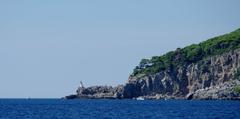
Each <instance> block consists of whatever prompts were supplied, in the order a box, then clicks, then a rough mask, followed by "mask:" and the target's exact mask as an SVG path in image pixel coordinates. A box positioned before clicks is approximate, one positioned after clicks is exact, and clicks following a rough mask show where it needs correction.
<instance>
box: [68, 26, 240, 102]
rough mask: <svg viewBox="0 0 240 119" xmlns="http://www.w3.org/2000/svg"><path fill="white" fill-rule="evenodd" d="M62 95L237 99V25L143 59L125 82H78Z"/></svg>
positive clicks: (239, 33)
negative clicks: (67, 92) (211, 36)
mask: <svg viewBox="0 0 240 119" xmlns="http://www.w3.org/2000/svg"><path fill="white" fill-rule="evenodd" d="M65 99H158V100H161V99H164V100H166V99H186V100H195V99H198V100H239V99H240V29H237V30H235V31H233V32H230V33H227V34H224V35H221V36H217V37H214V38H211V39H209V40H206V41H204V42H201V43H199V44H192V45H190V46H187V47H184V48H177V49H176V50H175V51H170V52H168V53H166V54H164V55H162V56H153V57H152V58H150V59H142V60H141V61H140V63H139V65H138V66H136V67H135V68H134V70H133V73H132V74H131V75H130V76H129V79H128V81H127V83H126V84H123V85H119V86H116V87H112V86H91V87H84V86H83V84H82V83H81V86H79V88H78V89H77V91H76V94H73V95H69V96H66V97H65Z"/></svg>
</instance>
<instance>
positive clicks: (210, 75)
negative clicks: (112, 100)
mask: <svg viewBox="0 0 240 119" xmlns="http://www.w3.org/2000/svg"><path fill="white" fill-rule="evenodd" d="M239 56H240V49H237V50H233V51H230V52H227V53H224V54H221V55H216V56H211V57H208V58H206V59H203V60H201V61H199V62H196V63H192V64H188V65H185V66H182V67H178V68H176V70H171V69H168V70H166V71H161V72H158V73H156V74H151V75H143V74H138V75H136V76H130V77H129V80H128V82H127V83H126V84H125V85H124V87H123V92H122V94H123V97H124V98H133V97H139V96H158V95H160V97H159V98H164V97H173V98H176V97H177V98H180V99H181V98H182V99H184V98H185V97H186V96H187V95H189V94H193V93H195V92H196V91H198V90H200V89H206V88H210V87H216V86H218V85H221V84H223V83H224V82H228V81H232V80H235V73H236V72H237V70H238V69H239V68H240V58H239Z"/></svg>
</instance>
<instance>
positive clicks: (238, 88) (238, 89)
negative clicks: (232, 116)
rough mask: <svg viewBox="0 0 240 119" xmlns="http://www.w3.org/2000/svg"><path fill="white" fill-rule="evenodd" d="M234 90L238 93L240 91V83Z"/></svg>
mask: <svg viewBox="0 0 240 119" xmlns="http://www.w3.org/2000/svg"><path fill="white" fill-rule="evenodd" d="M234 91H235V92H237V93H240V85H238V86H236V87H235V88H234Z"/></svg>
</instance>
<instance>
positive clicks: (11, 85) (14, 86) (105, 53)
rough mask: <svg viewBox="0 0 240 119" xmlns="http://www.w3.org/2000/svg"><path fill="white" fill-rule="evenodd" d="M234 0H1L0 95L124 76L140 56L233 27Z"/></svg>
mask: <svg viewBox="0 0 240 119" xmlns="http://www.w3.org/2000/svg"><path fill="white" fill-rule="evenodd" d="M239 5H240V1H239V0H38V1H37V0H1V1H0V98H13V97H15V98H25V97H33V98H40V97H42V98H47V97H50V98H54V97H62V96H65V95H68V94H72V93H74V92H75V90H76V88H77V87H78V85H79V82H80V81H81V80H82V81H83V83H84V84H85V85H86V86H92V85H117V84H123V83H125V82H126V81H127V79H128V76H129V74H130V73H131V72H132V70H133V68H134V67H135V66H136V65H137V64H138V63H139V61H140V60H141V59H142V58H148V57H151V56H154V55H161V54H163V53H166V52H167V51H170V50H175V49H176V48H177V47H184V46H186V45H189V44H192V43H199V42H201V41H203V40H206V39H208V38H211V37H213V36H216V35H220V34H223V33H227V32H230V31H233V30H235V29H237V28H240V14H239Z"/></svg>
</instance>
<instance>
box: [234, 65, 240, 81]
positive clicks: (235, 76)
mask: <svg viewBox="0 0 240 119" xmlns="http://www.w3.org/2000/svg"><path fill="white" fill-rule="evenodd" d="M234 78H235V79H237V80H240V68H238V69H237V71H236V73H235V74H234Z"/></svg>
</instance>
